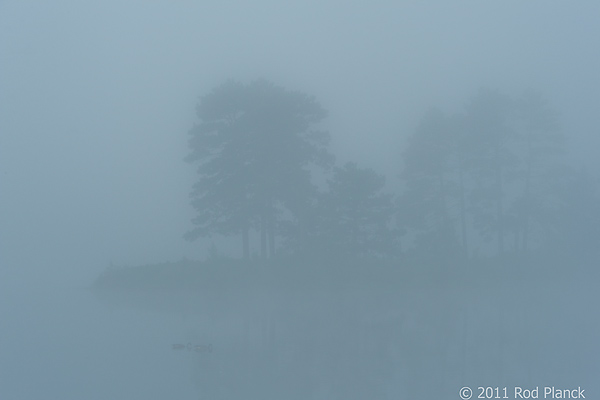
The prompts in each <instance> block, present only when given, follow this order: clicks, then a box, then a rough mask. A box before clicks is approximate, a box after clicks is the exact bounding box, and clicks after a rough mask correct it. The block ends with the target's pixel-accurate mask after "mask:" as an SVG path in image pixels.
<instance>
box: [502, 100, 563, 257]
mask: <svg viewBox="0 0 600 400" xmlns="http://www.w3.org/2000/svg"><path fill="white" fill-rule="evenodd" d="M515 103H516V117H517V132H518V138H517V140H518V142H519V144H518V149H517V153H518V154H519V157H520V158H521V160H522V162H521V167H520V174H519V175H520V176H519V177H520V181H521V189H520V191H521V194H517V198H516V199H515V200H514V202H513V204H512V208H511V210H510V211H512V216H513V219H514V221H516V224H514V226H513V229H514V231H515V248H516V250H520V251H523V252H527V251H528V248H529V241H530V236H531V235H530V233H531V228H532V224H531V223H532V222H536V223H537V225H538V226H540V225H543V222H542V221H539V220H536V215H537V216H539V213H537V212H536V209H538V210H539V209H541V208H545V207H546V205H545V204H544V203H545V202H547V200H548V199H549V198H550V197H551V196H548V195H549V193H548V191H549V190H551V188H553V187H555V186H556V182H557V181H558V180H559V179H560V178H559V176H558V175H556V174H555V172H556V169H557V166H558V165H559V164H560V163H561V162H562V156H563V155H564V154H565V138H564V135H563V134H562V132H561V130H560V127H559V123H558V117H557V113H556V111H555V110H553V109H552V108H551V107H550V106H549V104H548V102H547V101H546V100H545V99H544V98H543V97H542V95H541V94H540V93H538V92H535V91H531V90H530V91H526V92H525V93H523V94H522V95H521V96H520V97H519V98H517V100H516V102H515Z"/></svg>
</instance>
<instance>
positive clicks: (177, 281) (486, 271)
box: [90, 254, 595, 312]
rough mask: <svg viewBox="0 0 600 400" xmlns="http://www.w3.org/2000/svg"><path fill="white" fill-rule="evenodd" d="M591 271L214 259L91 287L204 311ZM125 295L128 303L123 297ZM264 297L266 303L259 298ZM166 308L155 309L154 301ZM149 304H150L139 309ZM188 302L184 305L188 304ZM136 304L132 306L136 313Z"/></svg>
mask: <svg viewBox="0 0 600 400" xmlns="http://www.w3.org/2000/svg"><path fill="white" fill-rule="evenodd" d="M594 272H595V271H594V270H593V267H591V266H590V264H589V262H588V261H586V260H585V259H573V258H570V257H569V256H568V255H566V254H563V255H562V256H561V255H559V254H554V255H553V256H549V255H538V256H537V257H533V256H532V257H529V258H527V259H525V258H523V257H513V258H509V257H507V258H505V259H503V260H498V259H494V258H488V259H471V260H466V261H460V260H446V261H438V262H437V263H431V262H430V261H429V262H428V263H424V262H423V260H419V259H412V260H411V259H405V260H381V259H368V258H354V259H338V260H329V261H327V262H321V263H319V262H317V261H314V260H313V261H305V262H301V261H298V260H292V259H285V258H273V259H269V260H260V259H255V260H240V259H234V258H226V257H219V258H217V259H207V260H204V261H196V260H187V259H182V260H180V261H176V262H166V263H157V264H149V265H139V266H111V267H109V268H107V269H106V270H105V271H104V272H103V273H102V274H101V275H100V276H98V278H97V279H96V280H95V281H94V282H93V284H92V285H91V286H90V289H91V290H92V291H93V292H94V293H95V294H96V295H97V296H98V297H99V298H101V299H103V300H104V301H108V302H110V303H115V302H116V303H119V304H121V305H129V306H132V305H136V303H137V301H136V300H135V299H136V298H137V299H138V300H142V298H143V299H144V301H143V302H142V303H143V304H150V303H152V304H154V305H155V306H156V307H157V309H161V308H162V307H161V304H162V305H163V306H165V307H166V308H165V309H163V311H166V310H167V309H168V310H169V311H172V312H179V311H181V310H178V309H177V308H178V307H179V306H181V307H183V308H186V307H188V306H192V307H198V309H199V310H200V309H204V308H205V307H207V306H209V307H217V308H218V305H217V304H214V301H215V300H217V298H219V299H221V300H222V301H224V302H225V303H229V304H230V303H231V301H230V300H229V301H227V300H226V299H227V298H230V299H237V301H239V302H240V303H244V302H246V301H248V300H249V299H251V298H255V297H262V300H265V299H268V298H269V296H271V297H272V300H275V299H277V298H281V297H282V296H284V295H290V294H295V295H301V296H304V295H305V296H309V297H310V296H317V295H319V296H325V295H328V294H329V295H331V296H333V297H335V296H341V297H347V296H351V297H352V296H354V297H357V298H360V297H362V296H369V295H371V294H374V293H376V294H378V295H384V296H385V295H387V296H392V295H395V294H400V293H402V292H403V291H407V290H409V288H412V289H416V290H419V289H428V288H431V289H434V288H437V289H442V288H445V289H448V290H456V291H457V292H461V291H465V290H470V289H469V288H471V289H473V288H476V287H478V286H480V287H481V286H482V287H488V288H501V287H504V288H510V287H511V286H512V285H515V284H517V285H519V284H526V285H528V286H530V287H531V288H532V289H540V290H541V289H543V288H544V285H547V284H548V283H549V282H550V283H551V282H572V281H579V280H583V281H585V280H589V279H590V278H591V275H592V274H593V273H594ZM178 294H179V295H184V297H182V299H183V298H185V295H186V294H192V295H194V296H197V297H198V298H197V299H196V300H194V301H200V302H202V301H206V302H207V304H205V305H202V304H196V305H195V306H194V305H192V304H186V305H184V304H179V305H177V303H176V302H175V303H172V304H170V306H168V307H167V305H168V303H169V302H168V301H166V300H167V299H168V298H169V297H173V296H174V297H177V295H178ZM129 295H131V296H129ZM265 296H266V297H265ZM161 298H164V299H165V302H164V303H161V301H160V299H161ZM149 299H154V301H151V302H150V303H146V301H148V300H149ZM189 300H190V299H189V298H188V301H186V303H189ZM142 303H140V304H137V305H139V306H142Z"/></svg>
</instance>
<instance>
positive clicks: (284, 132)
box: [186, 80, 331, 258]
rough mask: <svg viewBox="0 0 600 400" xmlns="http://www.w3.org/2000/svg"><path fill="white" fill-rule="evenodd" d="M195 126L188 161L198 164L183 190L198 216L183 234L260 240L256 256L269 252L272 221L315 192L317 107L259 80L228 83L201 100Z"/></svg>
mask: <svg viewBox="0 0 600 400" xmlns="http://www.w3.org/2000/svg"><path fill="white" fill-rule="evenodd" d="M197 114H198V117H199V119H200V123H199V124H196V125H195V126H194V127H193V128H192V129H191V130H190V135H191V138H190V141H189V146H190V149H191V153H190V155H189V156H188V158H187V159H188V161H190V162H196V163H198V175H199V180H198V182H197V183H196V184H195V185H194V188H193V191H192V193H191V197H192V205H193V207H194V209H195V210H196V211H197V213H198V215H197V217H196V218H194V220H193V223H194V225H195V227H194V229H192V230H191V231H189V232H188V233H187V234H186V238H188V239H194V238H197V237H199V236H210V235H212V234H222V235H231V234H238V233H241V234H242V238H243V254H244V257H245V258H247V257H248V256H249V251H250V249H249V230H250V229H253V228H254V229H257V230H258V231H259V232H260V237H261V255H262V256H263V257H267V256H268V254H269V253H270V254H273V253H274V250H275V229H276V225H277V219H278V217H280V215H281V214H282V213H284V212H294V209H295V208H298V207H299V206H298V204H299V203H302V201H303V199H305V198H308V197H309V196H310V195H311V193H312V192H313V191H314V190H315V188H314V186H313V184H312V183H311V176H310V172H309V167H310V166H311V165H319V166H324V167H326V166H327V165H328V163H330V162H331V156H330V155H329V153H328V151H327V145H328V139H329V135H328V134H327V133H326V132H323V131H319V130H316V129H314V126H315V125H316V124H318V123H319V122H320V121H322V120H323V119H324V118H325V116H326V112H325V110H324V109H323V108H322V107H321V106H320V105H319V104H318V103H317V102H316V100H315V99H314V98H312V97H309V96H307V95H305V94H302V93H299V92H292V91H287V90H285V89H283V88H281V87H278V86H275V85H273V84H271V83H269V82H267V81H264V80H258V81H255V82H252V83H250V84H247V85H244V84H241V83H238V82H234V81H228V82H226V83H224V84H223V85H220V86H218V87H217V88H215V89H214V90H213V91H212V92H211V93H209V94H208V95H206V96H204V97H202V98H201V100H200V103H199V104H198V107H197Z"/></svg>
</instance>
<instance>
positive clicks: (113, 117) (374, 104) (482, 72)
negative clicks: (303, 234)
mask: <svg viewBox="0 0 600 400" xmlns="http://www.w3.org/2000/svg"><path fill="white" fill-rule="evenodd" d="M366 4H367V2H348V1H328V2H322V1H301V2H300V1H298V2H282V1H263V0H259V1H252V2H242V1H218V2H217V1H213V2H209V1H201V2H196V1H177V2H167V1H162V2H161V1H128V2H116V1H102V2H81V1H52V2H32V1H29V2H28V1H2V2H1V3H0V196H1V198H0V263H1V265H2V268H1V269H0V274H3V275H5V276H2V278H3V280H4V278H6V277H8V278H9V280H10V279H13V280H15V279H18V280H20V279H29V278H30V277H31V276H37V277H39V278H40V280H47V279H50V278H52V279H53V280H58V281H61V282H63V281H72V282H84V281H85V280H86V279H91V278H92V277H93V276H94V274H96V273H98V272H99V271H100V270H101V269H103V268H104V267H105V266H106V265H107V264H108V262H109V261H110V260H113V261H114V262H115V263H119V264H140V263H145V262H160V261H164V260H177V259H179V258H181V257H182V256H188V257H199V256H200V255H201V254H203V252H204V249H205V247H203V246H201V245H199V244H198V243H192V244H189V243H186V242H184V241H183V239H182V234H183V233H184V231H185V230H187V229H188V228H189V218H190V217H191V215H192V212H191V210H190V209H189V207H188V197H187V196H188V192H189V187H190V184H191V182H192V179H193V171H192V167H191V166H190V165H187V164H185V163H184V162H183V161H182V159H183V157H184V156H185V155H186V153H187V148H186V141H187V131H188V129H189V128H190V127H191V125H192V123H193V121H194V119H195V115H194V106H195V104H196V101H197V98H198V96H199V95H202V94H204V93H206V92H207V91H208V90H210V89H211V88H212V87H213V86H215V85H217V84H219V83H221V82H222V81H223V80H225V79H226V78H236V79H241V80H249V79H254V78H257V77H264V78H267V79H270V80H272V81H273V82H275V83H277V84H280V85H283V86H286V87H289V88H291V89H298V90H302V91H304V92H307V93H309V94H313V95H315V96H316V97H317V99H318V100H319V101H320V102H321V103H322V105H323V106H324V107H325V108H326V109H328V110H329V111H330V117H329V119H328V122H327V127H328V129H329V130H330V131H331V133H332V136H333V150H334V151H335V153H336V155H337V156H338V158H339V159H340V160H341V161H345V160H348V159H354V160H357V161H359V162H360V163H362V164H363V165H367V166H372V167H375V168H377V169H378V170H380V171H383V172H386V173H387V174H389V175H390V176H393V174H394V173H395V171H396V170H397V169H398V168H399V165H400V164H399V160H398V157H399V153H400V152H401V150H402V145H403V140H404V138H405V137H406V135H408V134H410V133H411V132H412V129H413V128H414V127H415V125H416V123H417V122H418V120H419V118H420V117H421V115H422V114H423V112H424V111H425V110H426V109H427V108H428V107H429V106H434V105H436V106H439V107H441V108H442V109H444V110H447V111H449V112H455V111H459V110H460V109H461V108H462V106H463V104H464V103H465V102H466V101H467V100H468V99H469V97H470V96H471V95H473V94H474V92H475V91H476V90H477V89H478V88H479V87H480V86H489V87H492V88H498V89H500V90H502V91H504V92H506V93H508V94H514V93H518V92H519V91H521V90H522V89H525V88H527V87H533V88H537V89H540V90H542V91H543V92H544V93H545V94H546V95H547V97H548V99H549V100H550V101H551V103H552V104H553V105H554V106H555V107H556V108H557V109H558V110H559V111H560V113H561V115H562V123H563V126H564V129H565V132H566V133H567V136H568V137H569V140H570V142H571V144H572V146H573V154H574V155H575V156H576V157H574V158H576V159H577V160H578V162H582V163H583V162H585V163H593V162H594V160H595V157H596V153H597V148H598V141H597V134H598V127H599V126H600V113H599V112H598V110H600V95H599V93H600V79H599V77H598V71H600V56H599V52H600V50H598V46H597V40H598V38H600V24H598V21H599V20H600V4H599V3H597V2H592V1H577V2H565V1H495V2H493V1H435V2H422V1H404V2H403V1H387V2H375V3H370V5H369V6H367V5H366ZM596 165H597V164H596Z"/></svg>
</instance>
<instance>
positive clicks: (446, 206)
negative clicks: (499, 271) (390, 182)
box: [398, 109, 467, 255]
mask: <svg viewBox="0 0 600 400" xmlns="http://www.w3.org/2000/svg"><path fill="white" fill-rule="evenodd" d="M461 122H462V120H461V119H460V118H459V117H458V116H456V117H448V116H446V115H444V114H443V113H442V112H441V111H440V110H438V109H431V110H429V111H428V112H427V113H426V114H425V116H424V117H423V119H422V120H421V122H420V124H419V126H418V127H417V130H416V131H415V133H414V134H413V135H411V136H410V137H409V141H408V147H407V149H406V150H405V151H404V153H403V155H404V169H403V171H402V174H401V177H402V179H403V180H404V183H405V191H404V193H403V195H402V196H401V197H400V198H399V200H398V206H399V211H398V213H399V217H400V218H399V219H400V220H401V221H402V223H403V224H405V225H406V226H407V227H409V228H411V229H412V230H413V232H414V233H415V244H416V245H417V247H418V248H419V251H422V252H427V253H430V252H432V251H435V252H436V253H438V254H439V255H442V254H444V255H447V254H448V252H455V251H456V247H458V246H459V244H458V242H457V222H458V223H459V224H460V232H461V240H462V247H463V249H464V252H465V253H466V247H467V236H466V206H465V195H464V190H465V189H464V162H463V148H462V146H463V145H464V143H463V142H462V133H463V131H462V130H461V128H462V125H461Z"/></svg>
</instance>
